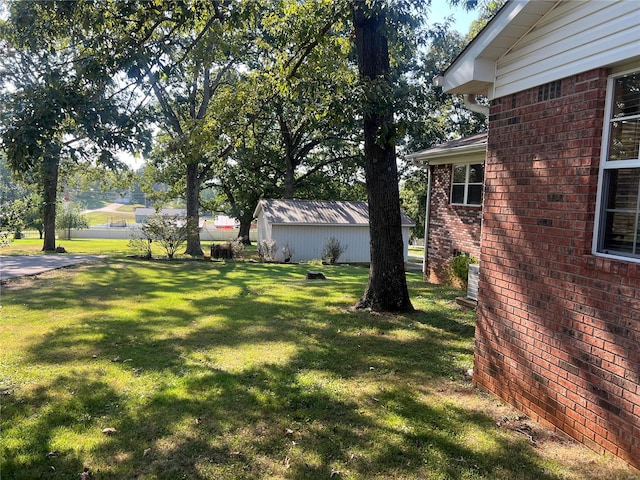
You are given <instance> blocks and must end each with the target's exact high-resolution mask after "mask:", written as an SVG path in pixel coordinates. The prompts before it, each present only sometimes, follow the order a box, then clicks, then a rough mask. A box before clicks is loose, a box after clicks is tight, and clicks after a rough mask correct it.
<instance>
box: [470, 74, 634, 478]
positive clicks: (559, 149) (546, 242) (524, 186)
mask: <svg viewBox="0 0 640 480" xmlns="http://www.w3.org/2000/svg"><path fill="white" fill-rule="evenodd" d="M608 73H609V72H608V71H607V70H604V69H600V70H594V71H590V72H587V73H584V74H581V75H578V76H576V77H570V78H566V79H563V80H562V95H561V96H560V97H559V98H557V99H553V100H549V101H546V102H538V89H537V88H535V89H531V90H528V91H524V92H521V93H518V94H516V95H513V96H509V97H503V98H500V99H498V100H496V101H494V102H492V106H491V115H490V128H489V143H488V157H487V162H486V167H485V193H484V212H483V226H482V228H483V230H482V252H481V257H480V265H481V269H480V292H479V307H478V324H477V330H476V353H475V369H474V380H475V382H476V383H477V384H479V385H481V386H483V387H485V388H487V389H488V390H490V391H492V392H494V393H495V394H497V395H498V396H500V397H501V398H503V399H504V400H506V401H507V402H509V403H511V404H513V405H515V406H516V407H517V408H519V409H520V410H522V411H524V412H526V413H527V414H529V415H530V416H531V417H532V418H534V419H535V420H537V421H539V422H540V423H543V424H546V425H547V426H550V427H554V428H557V429H559V430H562V431H564V432H566V433H568V434H569V435H570V436H572V437H574V438H576V439H577V440H579V441H580V442H583V443H585V444H586V445H587V446H589V447H591V448H593V449H595V450H600V451H601V450H608V451H610V452H613V453H614V454H616V455H618V456H620V457H622V458H624V459H626V460H627V461H629V462H630V463H631V464H633V465H635V466H636V467H640V387H639V383H640V264H637V263H633V262H629V261H622V260H620V261H618V260H610V259H604V258H601V257H596V256H593V255H592V254H591V243H592V232H593V226H594V216H595V203H596V193H597V187H598V165H599V161H600V145H601V141H602V121H603V117H604V105H605V97H606V79H607V75H608Z"/></svg>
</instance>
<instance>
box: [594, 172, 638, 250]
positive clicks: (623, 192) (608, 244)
mask: <svg viewBox="0 0 640 480" xmlns="http://www.w3.org/2000/svg"><path fill="white" fill-rule="evenodd" d="M605 173H606V174H605V178H604V188H605V191H606V197H605V198H606V203H605V205H604V219H603V220H604V222H603V223H604V226H603V230H604V231H603V233H604V239H603V241H602V247H603V249H604V250H605V252H606V253H613V252H618V253H622V254H627V255H632V256H640V246H639V245H638V241H639V240H638V235H639V232H640V206H639V197H640V168H622V169H618V170H608V171H607V172H605Z"/></svg>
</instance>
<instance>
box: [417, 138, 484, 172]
mask: <svg viewBox="0 0 640 480" xmlns="http://www.w3.org/2000/svg"><path fill="white" fill-rule="evenodd" d="M486 150H487V132H481V133H476V134H475V135H471V136H469V137H465V138H459V139H457V140H451V141H450V142H445V143H441V144H440V145H436V146H435V147H431V148H427V149H426V150H420V151H418V152H415V153H410V154H409V155H407V158H408V159H410V160H419V161H426V162H427V163H429V164H436V163H453V162H452V157H462V156H467V155H472V154H482V155H484V154H485V153H486Z"/></svg>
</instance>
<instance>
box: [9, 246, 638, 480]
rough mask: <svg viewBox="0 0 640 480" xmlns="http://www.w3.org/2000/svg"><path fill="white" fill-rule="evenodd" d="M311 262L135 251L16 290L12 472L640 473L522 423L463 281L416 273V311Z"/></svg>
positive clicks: (12, 305) (246, 475)
mask: <svg viewBox="0 0 640 480" xmlns="http://www.w3.org/2000/svg"><path fill="white" fill-rule="evenodd" d="M78 242H79V241H78ZM102 242H105V241H102ZM74 245H76V244H74ZM77 245H80V244H77ZM87 245H94V247H95V249H91V250H90V251H87V252H83V253H99V252H102V251H104V250H105V249H106V248H107V243H101V244H100V245H101V246H100V247H97V246H96V244H87ZM65 247H67V246H66V245H65ZM78 248H79V249H80V247H78ZM84 248H85V249H86V247H84ZM118 252H121V253H124V251H123V250H122V251H121V250H118ZM73 253H80V252H79V250H78V251H75V252H73ZM309 269H310V268H309V265H275V264H260V263H251V262H197V261H184V260H177V261H161V260H154V261H141V260H134V259H131V258H126V257H125V256H120V257H112V258H109V259H106V260H105V261H103V262H100V263H97V264H92V265H86V266H81V267H78V268H73V269H64V270H59V271H55V272H49V273H46V274H43V275H40V276H38V277H35V278H25V279H17V280H14V281H10V282H7V283H6V284H4V285H3V287H2V310H1V315H2V321H1V322H0V352H1V354H0V355H1V358H0V402H1V410H0V415H1V416H0V420H1V422H2V433H1V435H0V460H1V466H0V478H2V480H7V479H14V478H15V479H40V478H79V474H80V472H82V471H83V469H84V468H88V469H90V471H91V472H93V474H94V477H95V478H98V479H123V478H138V479H156V478H158V479H177V478H188V479H213V478H220V479H316V478H317V479H331V478H338V479H536V480H552V479H570V478H571V479H582V478H593V479H595V478H601V479H605V478H606V479H610V478H632V472H631V471H630V470H629V469H628V467H625V466H624V464H622V463H621V462H618V461H617V460H615V459H613V458H612V457H610V456H600V455H597V454H595V453H593V452H590V451H588V450H585V449H584V448H582V447H579V446H576V445H575V444H574V443H573V442H569V441H567V440H566V439H564V438H561V437H558V436H555V435H551V434H548V433H544V431H543V430H542V429H538V428H537V427H535V426H534V427H533V429H532V430H527V432H530V433H531V435H532V437H529V435H527V436H524V435H522V433H521V432H520V431H521V430H522V429H518V428H515V427H513V428H506V427H507V426H509V425H521V424H522V422H525V421H526V419H523V418H522V417H520V416H518V415H517V414H516V412H515V411H513V410H511V409H510V408H508V407H506V406H504V405H502V404H500V403H499V402H498V401H496V400H495V399H492V398H491V397H489V396H488V395H485V394H482V393H481V392H479V391H477V390H476V389H474V388H473V386H472V385H471V382H470V381H469V380H468V378H467V377H466V375H465V372H466V371H467V370H468V369H469V368H471V367H472V361H473V332H474V313H473V312H468V311H463V310H461V309H459V308H458V307H457V306H456V305H455V302H454V297H455V296H456V295H457V294H459V292H457V291H455V290H451V289H448V288H444V287H437V286H433V285H428V284H425V283H424V282H422V281H421V278H420V274H419V272H417V273H408V281H409V285H410V290H411V295H412V301H413V303H414V306H415V307H416V308H417V309H418V311H417V312H416V313H414V314H411V315H376V314H371V313H368V312H362V311H353V310H352V309H351V308H350V307H351V306H352V305H353V304H354V303H355V302H356V301H357V299H358V298H359V296H360V295H361V294H362V292H363V291H364V287H365V284H366V281H367V275H368V271H367V269H365V268H361V267H352V266H333V267H319V266H318V265H314V266H313V269H314V270H317V269H322V271H323V273H325V275H326V276H327V280H321V281H308V280H305V273H306V272H307V271H308V270H309ZM497 422H498V423H500V424H501V425H502V427H499V426H497ZM104 429H114V430H107V431H106V432H107V433H103V430H104ZM518 430H520V431H518ZM108 432H111V433H108ZM533 436H535V439H536V441H537V445H536V446H533V445H532V443H531V438H533Z"/></svg>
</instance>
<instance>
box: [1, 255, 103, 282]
mask: <svg viewBox="0 0 640 480" xmlns="http://www.w3.org/2000/svg"><path fill="white" fill-rule="evenodd" d="M105 257H106V256H105V255H64V254H61V255H15V256H0V281H4V280H8V279H10V278H16V277H23V276H27V275H37V274H39V273H43V272H46V271H49V270H55V269H58V268H64V267H70V266H73V265H78V264H81V263H87V262H94V261H96V260H100V259H102V258H105Z"/></svg>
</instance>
